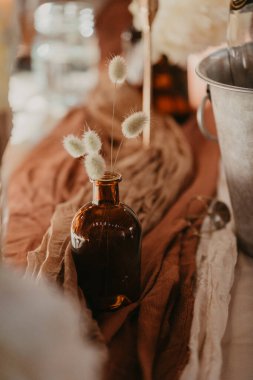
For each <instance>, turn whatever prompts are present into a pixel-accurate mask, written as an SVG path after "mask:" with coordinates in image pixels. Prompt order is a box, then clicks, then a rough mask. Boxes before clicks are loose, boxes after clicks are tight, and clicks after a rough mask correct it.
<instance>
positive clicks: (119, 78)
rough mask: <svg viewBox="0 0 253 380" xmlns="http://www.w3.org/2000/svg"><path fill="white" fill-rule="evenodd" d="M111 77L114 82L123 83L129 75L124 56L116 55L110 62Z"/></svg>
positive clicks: (109, 71)
mask: <svg viewBox="0 0 253 380" xmlns="http://www.w3.org/2000/svg"><path fill="white" fill-rule="evenodd" d="M108 73H109V78H110V80H111V81H112V83H113V84H123V83H124V82H125V80H126V76H127V64H126V61H125V59H124V58H123V57H121V56H120V55H116V56H115V57H113V58H112V59H111V60H110V63H109V69H108Z"/></svg>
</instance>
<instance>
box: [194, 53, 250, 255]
mask: <svg viewBox="0 0 253 380" xmlns="http://www.w3.org/2000/svg"><path fill="white" fill-rule="evenodd" d="M196 72H197V74H198V76H199V77H201V78H202V79H204V80H205V81H206V82H207V83H208V89H209V91H208V93H207V95H206V96H205V98H204V99H203V101H202V103H201V105H200V108H199V110H198V124H199V127H200V129H201V131H202V132H203V134H204V135H205V136H206V137H207V138H211V139H215V138H214V137H213V136H212V135H211V134H210V133H209V132H208V131H207V130H206V128H205V120H204V107H205V103H206V101H207V100H208V99H210V100H211V103H212V107H213V111H214V117H215V122H216V128H217V134H218V141H219V145H220V150H221V155H222V160H223V164H224V168H225V173H226V178H227V183H228V188H229V193H230V197H231V203H232V208H233V213H234V219H235V226H236V234H237V237H238V242H239V244H240V246H241V247H242V249H243V250H244V251H245V252H246V253H248V254H249V255H250V256H252V257H253V89H251V88H241V87H236V86H234V85H232V79H231V73H230V66H229V58H228V52H227V49H222V50H218V51H217V52H215V53H213V54H211V55H210V56H208V57H206V58H205V59H203V60H202V61H201V62H200V64H199V65H198V67H197V69H196Z"/></svg>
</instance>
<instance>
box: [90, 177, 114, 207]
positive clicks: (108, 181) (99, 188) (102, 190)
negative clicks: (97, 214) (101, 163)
mask: <svg viewBox="0 0 253 380" xmlns="http://www.w3.org/2000/svg"><path fill="white" fill-rule="evenodd" d="M120 181H121V175H120V174H118V173H112V172H106V173H105V174H104V176H103V177H102V178H101V179H98V180H92V182H93V198H92V203H94V204H96V205H111V206H115V205H118V204H119V182H120Z"/></svg>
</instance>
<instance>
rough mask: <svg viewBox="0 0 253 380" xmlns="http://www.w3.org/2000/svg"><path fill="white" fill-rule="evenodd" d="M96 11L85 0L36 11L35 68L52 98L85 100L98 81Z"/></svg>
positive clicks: (70, 102) (70, 101) (72, 101)
mask: <svg viewBox="0 0 253 380" xmlns="http://www.w3.org/2000/svg"><path fill="white" fill-rule="evenodd" d="M94 17H95V16H94V10H93V7H92V6H91V5H89V4H88V3H84V2H75V1H67V2H65V3H57V2H55V3H53V2H52V3H45V4H42V5H41V6H40V7H39V8H38V9H37V10H36V12H35V16H34V26H35V29H36V32H37V35H36V37H35V40H34V44H33V47H32V67H33V70H34V72H35V76H36V80H37V83H38V85H39V87H40V89H41V90H42V91H43V92H44V93H45V95H47V97H49V98H50V101H52V102H56V103H63V104H66V105H68V106H72V105H75V104H76V103H79V102H82V101H83V100H84V96H85V95H86V94H87V92H88V91H89V90H90V89H92V88H93V87H95V85H96V84H97V81H98V63H99V60H100V50H99V46H98V40H97V37H96V33H95V19H94Z"/></svg>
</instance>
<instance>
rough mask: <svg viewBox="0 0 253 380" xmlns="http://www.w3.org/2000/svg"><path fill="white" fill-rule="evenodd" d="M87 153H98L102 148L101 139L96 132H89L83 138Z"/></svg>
mask: <svg viewBox="0 0 253 380" xmlns="http://www.w3.org/2000/svg"><path fill="white" fill-rule="evenodd" d="M83 143H84V148H85V152H86V153H88V154H92V153H98V152H99V151H100V149H101V147H102V142H101V139H100V137H99V136H98V134H97V133H96V132H95V131H91V130H89V131H87V132H85V133H84V136H83Z"/></svg>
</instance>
